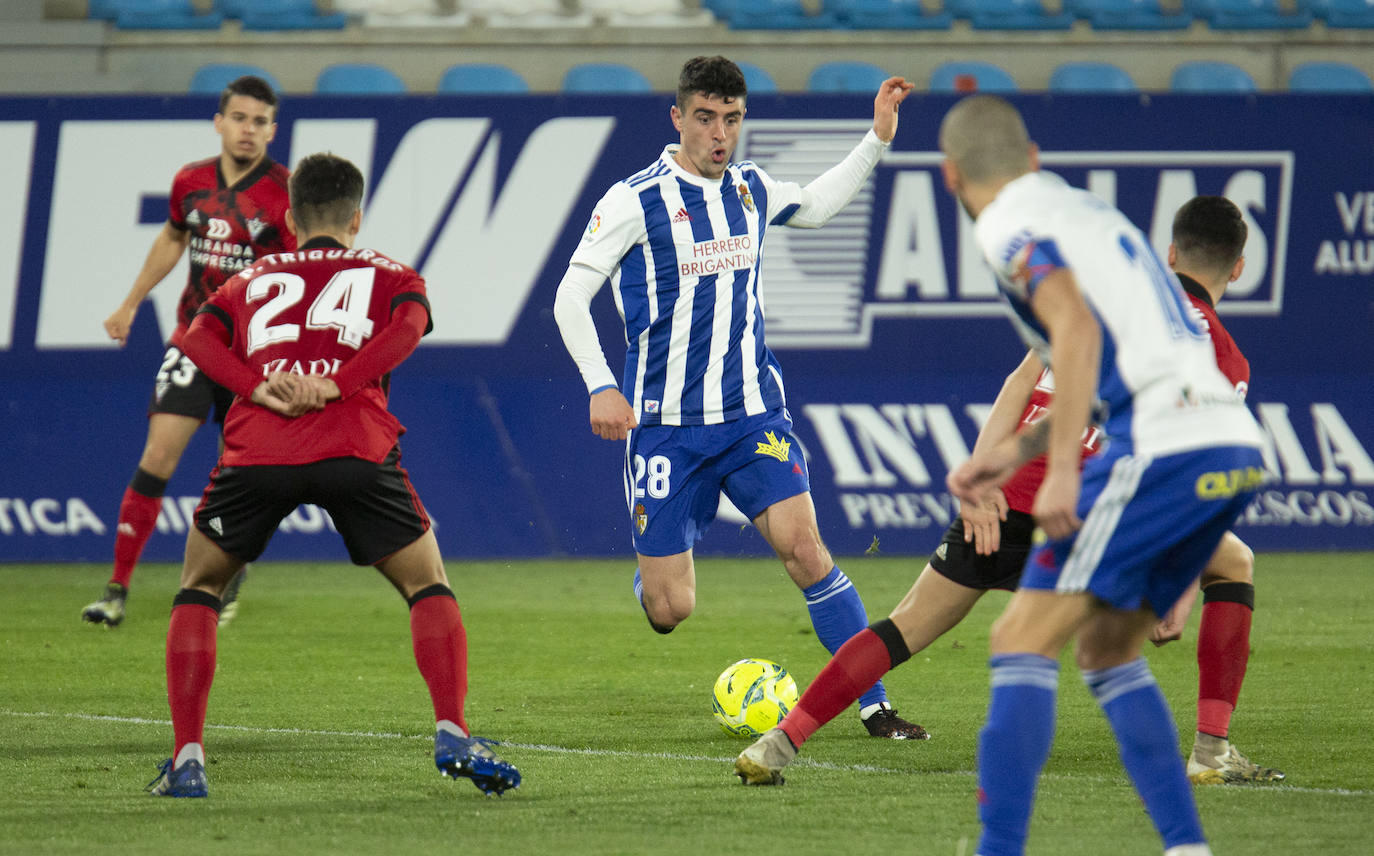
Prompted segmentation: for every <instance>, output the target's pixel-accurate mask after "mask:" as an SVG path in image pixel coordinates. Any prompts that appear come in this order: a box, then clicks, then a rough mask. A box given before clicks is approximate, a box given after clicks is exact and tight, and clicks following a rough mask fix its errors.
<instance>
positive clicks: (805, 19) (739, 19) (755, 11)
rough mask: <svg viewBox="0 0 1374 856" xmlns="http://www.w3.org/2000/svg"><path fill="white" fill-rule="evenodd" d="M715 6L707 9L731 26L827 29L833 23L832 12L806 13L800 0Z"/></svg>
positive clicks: (746, 0)
mask: <svg viewBox="0 0 1374 856" xmlns="http://www.w3.org/2000/svg"><path fill="white" fill-rule="evenodd" d="M715 6H716V8H712V9H711V11H712V12H715V13H716V15H717V16H718V17H721V18H724V19H725V20H726V21H727V22H728V23H729V24H730V29H732V30H828V29H833V28H834V27H835V26H836V25H837V22H836V21H835V16H834V15H832V14H830V13H829V12H825V11H821V12H819V13H818V14H815V15H813V14H810V13H809V12H808V10H807V8H806V6H804V5H803V4H802V2H801V0H730V2H728V3H717V4H715Z"/></svg>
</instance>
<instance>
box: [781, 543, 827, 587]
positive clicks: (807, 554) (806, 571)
mask: <svg viewBox="0 0 1374 856" xmlns="http://www.w3.org/2000/svg"><path fill="white" fill-rule="evenodd" d="M778 555H779V557H780V558H781V559H782V563H783V565H784V566H785V567H786V568H787V573H788V576H790V577H791V578H792V581H793V582H795V583H796V584H797V585H798V586H799V587H801V588H806V587H807V586H813V585H815V584H816V583H818V582H820V581H821V580H823V579H825V578H826V576H827V575H829V573H830V571H831V569H833V568H834V567H835V560H834V559H833V558H832V557H831V555H830V551H829V550H827V549H826V548H825V544H824V543H822V542H821V539H820V537H819V536H818V535H815V534H809V535H807V536H804V537H800V538H797V539H796V540H795V541H794V542H793V543H792V544H791V545H789V548H788V549H787V550H786V551H781V550H780V551H779V553H778Z"/></svg>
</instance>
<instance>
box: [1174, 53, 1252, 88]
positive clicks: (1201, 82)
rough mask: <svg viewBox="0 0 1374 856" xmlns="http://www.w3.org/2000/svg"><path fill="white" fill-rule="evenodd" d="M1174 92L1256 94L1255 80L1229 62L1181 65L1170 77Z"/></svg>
mask: <svg viewBox="0 0 1374 856" xmlns="http://www.w3.org/2000/svg"><path fill="white" fill-rule="evenodd" d="M1169 89H1171V90H1172V91H1174V92H1254V91H1255V80H1254V78H1252V77H1251V76H1250V75H1249V73H1248V72H1246V71H1245V69H1243V68H1241V67H1240V66H1237V65H1232V64H1231V63H1229V62H1213V61H1208V60H1198V61H1196V62H1183V63H1179V64H1178V65H1177V66H1176V67H1175V68H1174V73H1173V74H1172V75H1171V76H1170V77H1169Z"/></svg>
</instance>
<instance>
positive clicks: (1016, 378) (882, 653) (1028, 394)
mask: <svg viewBox="0 0 1374 856" xmlns="http://www.w3.org/2000/svg"><path fill="white" fill-rule="evenodd" d="M1053 391H1054V386H1053V381H1052V378H1051V375H1050V372H1049V369H1046V368H1045V367H1044V364H1043V363H1041V362H1040V359H1039V357H1037V356H1036V355H1035V353H1034V352H1033V351H1032V352H1028V353H1027V354H1026V357H1025V359H1023V360H1022V361H1021V363H1020V365H1018V366H1017V367H1016V370H1015V371H1013V372H1012V373H1011V374H1010V375H1008V376H1007V379H1006V381H1005V382H1004V383H1003V385H1002V391H1001V392H1000V393H998V396H997V399H996V401H994V402H993V406H992V409H991V410H990V411H989V413H988V419H987V421H986V422H985V423H984V425H983V428H982V429H981V430H980V431H979V433H978V440H977V442H976V443H975V445H974V449H975V450H976V449H978V448H979V447H983V446H988V445H994V444H995V443H996V442H997V441H999V440H1001V439H1003V438H1005V437H1008V436H1010V435H1011V434H1013V433H1015V431H1016V430H1017V427H1018V425H1019V426H1021V427H1023V428H1028V427H1030V426H1032V425H1034V424H1035V423H1036V422H1037V421H1039V420H1040V418H1041V417H1043V416H1044V415H1045V413H1046V411H1047V409H1048V408H1049V404H1050V396H1051V394H1052V393H1053ZM1098 436H1099V435H1098V432H1097V431H1096V430H1095V429H1090V430H1089V431H1087V432H1085V434H1084V436H1083V454H1085V455H1086V454H1090V453H1091V452H1092V451H1093V450H1094V449H1095V448H1096V442H1097V439H1098ZM1044 469H1045V459H1044V457H1043V456H1040V457H1037V458H1035V459H1033V460H1031V461H1029V462H1028V463H1027V464H1026V465H1025V466H1023V467H1022V468H1021V469H1019V470H1017V472H1016V475H1014V476H1013V477H1012V478H1011V479H1010V480H1008V481H1007V483H1006V484H1005V485H1003V486H1002V488H1001V489H993V490H992V491H991V492H990V493H989V495H988V496H987V497H985V498H984V499H983V500H982V501H980V502H979V503H977V504H975V503H969V502H966V503H962V504H961V506H960V509H959V517H957V518H955V520H954V522H952V523H951V524H950V526H949V529H947V530H946V531H945V535H944V538H943V540H942V541H941V542H940V546H939V547H937V548H936V549H935V552H933V553H932V554H931V555H930V560H929V561H928V562H927V563H926V566H925V568H924V569H923V570H922V571H921V573H920V575H919V576H918V577H917V578H916V582H915V583H914V584H913V585H912V587H911V590H910V591H909V592H907V595H906V597H904V598H902V601H901V603H899V604H897V606H896V608H894V609H893V610H892V613H891V614H890V615H889V616H888V617H887V618H885V619H883V620H882V621H878V622H875V623H874V624H873V625H872V626H871V627H868V628H866V629H864V630H861V631H860V632H858V633H856V634H854V636H853V637H852V638H850V639H849V641H847V642H845V643H844V645H843V646H841V647H840V649H839V650H838V651H837V652H836V653H835V656H834V657H832V658H831V660H830V662H829V663H827V664H826V665H825V667H824V668H822V669H821V671H820V673H819V674H818V675H816V679H815V680H813V681H812V682H811V684H810V685H809V686H807V688H806V691H805V692H804V693H802V696H801V698H800V699H799V700H798V701H797V704H796V705H795V706H794V707H793V708H792V710H791V711H790V712H789V713H788V714H787V716H786V717H784V718H783V720H782V722H780V723H779V724H778V727H777V728H772V729H769V730H768V731H767V732H765V733H764V734H763V736H762V737H760V738H759V739H758V740H756V741H755V742H754V743H753V744H752V745H750V746H749V747H748V748H747V749H745V750H744V751H743V752H741V753H740V755H739V757H738V758H736V759H735V773H736V774H737V775H738V776H739V777H740V780H741V781H742V782H743V783H744V784H746V785H780V784H782V783H783V776H782V771H783V768H785V767H786V766H787V765H788V764H790V763H791V762H792V760H793V759H794V758H796V756H797V752H798V750H799V749H801V746H802V744H803V743H805V742H806V741H807V740H808V739H810V737H811V735H812V734H814V733H816V731H818V730H819V729H820V727H821V726H823V725H825V724H826V723H827V722H829V721H830V720H832V719H834V718H835V717H836V716H838V715H839V714H840V713H841V712H842V711H843V710H844V709H845V708H847V707H849V705H851V704H853V703H854V700H855V699H857V698H859V696H860V695H861V694H862V693H864V692H865V691H866V690H867V689H868V688H869V687H871V686H872V685H873V684H874V682H875V681H877V680H879V679H880V678H882V676H883V675H885V674H887V673H888V672H889V671H890V670H892V669H895V668H896V667H897V666H899V665H901V664H902V663H904V662H906V661H907V660H908V659H909V658H910V657H911V656H912V655H913V654H915V653H917V652H918V651H921V650H923V649H924V648H926V646H928V645H930V643H932V642H934V641H935V640H936V639H938V638H940V637H941V636H943V635H944V634H945V633H947V632H948V631H949V630H951V629H953V628H954V626H955V625H957V624H958V623H959V622H960V621H963V620H964V617H965V616H966V615H968V613H969V610H971V609H973V606H974V604H976V603H977V602H978V600H979V598H981V597H982V596H983V595H984V594H985V593H987V592H988V591H990V590H992V589H1003V590H1006V591H1014V590H1015V589H1016V584H1017V581H1018V580H1019V579H1020V578H1021V571H1022V569H1023V568H1024V566H1025V563H1026V554H1027V553H1029V552H1030V547H1031V534H1032V532H1033V531H1034V529H1035V520H1034V518H1033V517H1032V516H1031V506H1032V502H1033V500H1034V498H1035V490H1036V488H1037V487H1038V486H1039V484H1040V478H1041V476H1042V475H1043V473H1044Z"/></svg>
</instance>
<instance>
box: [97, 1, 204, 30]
mask: <svg viewBox="0 0 1374 856" xmlns="http://www.w3.org/2000/svg"><path fill="white" fill-rule="evenodd" d="M112 5H113V7H114V11H115V16H114V25H115V26H116V27H118V28H119V29H121V30H217V29H219V26H220V25H221V24H223V23H224V16H223V15H221V14H220V13H218V12H210V13H207V14H204V15H202V14H200V13H199V12H198V11H197V10H196V7H195V6H194V5H192V3H191V0H116V2H115V3H113V4H112Z"/></svg>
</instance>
